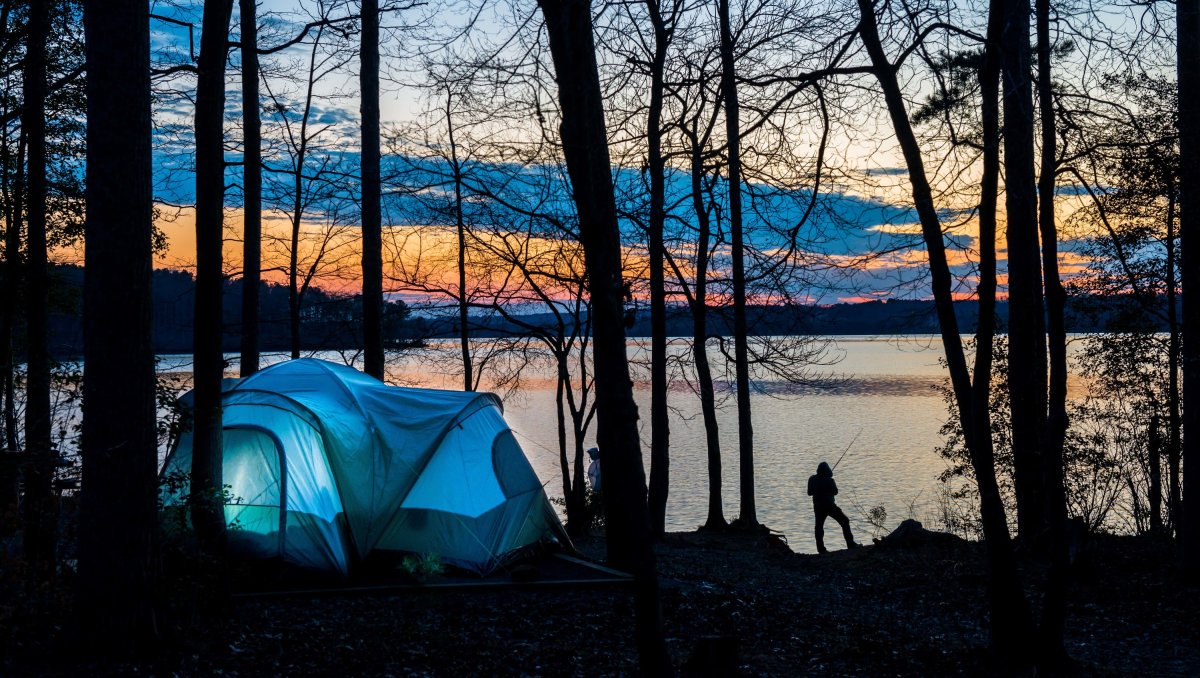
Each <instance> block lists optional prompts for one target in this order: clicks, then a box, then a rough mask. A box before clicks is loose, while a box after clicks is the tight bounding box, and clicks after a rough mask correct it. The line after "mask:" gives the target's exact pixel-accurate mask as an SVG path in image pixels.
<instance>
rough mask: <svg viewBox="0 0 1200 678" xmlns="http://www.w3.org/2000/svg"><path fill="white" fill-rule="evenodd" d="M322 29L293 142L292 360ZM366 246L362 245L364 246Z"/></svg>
mask: <svg viewBox="0 0 1200 678" xmlns="http://www.w3.org/2000/svg"><path fill="white" fill-rule="evenodd" d="M324 30H325V29H324V27H322V28H321V29H318V31H317V37H316V39H315V40H314V41H313V47H312V51H311V52H310V53H309V56H308V87H307V89H306V91H305V94H304V114H303V115H302V116H300V134H299V136H297V137H296V140H295V150H296V157H295V166H294V168H293V169H294V170H295V172H296V173H295V175H294V176H293V177H292V241H291V252H290V254H289V256H288V329H289V332H288V334H289V335H290V337H291V348H292V353H291V356H292V360H295V359H297V358H299V357H300V309H301V307H302V306H303V305H304V291H305V289H306V288H307V287H308V284H307V283H305V284H304V285H301V283H300V227H301V226H302V225H303V224H304V161H305V159H306V158H307V157H308V119H309V117H310V116H311V114H312V108H313V90H314V87H315V85H316V77H317V43H319V42H320V40H321V36H322V35H323V32H324ZM364 246H365V245H364Z"/></svg>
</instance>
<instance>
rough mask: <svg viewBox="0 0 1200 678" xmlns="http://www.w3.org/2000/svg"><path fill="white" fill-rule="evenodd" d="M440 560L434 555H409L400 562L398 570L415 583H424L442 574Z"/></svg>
mask: <svg viewBox="0 0 1200 678" xmlns="http://www.w3.org/2000/svg"><path fill="white" fill-rule="evenodd" d="M443 569H445V568H444V567H443V566H442V559H441V557H440V556H438V554H436V553H421V554H415V553H414V554H410V555H407V556H404V560H401V561H400V570H401V571H402V572H404V573H405V574H407V575H409V576H411V577H413V578H414V579H416V580H417V581H425V580H426V579H428V578H429V577H435V576H437V575H439V574H441V573H442V571H443Z"/></svg>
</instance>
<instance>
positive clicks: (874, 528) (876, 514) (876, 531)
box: [867, 504, 888, 537]
mask: <svg viewBox="0 0 1200 678" xmlns="http://www.w3.org/2000/svg"><path fill="white" fill-rule="evenodd" d="M887 517H888V513H887V509H886V508H884V506H883V504H880V505H879V506H875V507H873V508H871V509H870V510H868V511H867V524H868V525H870V526H871V536H872V537H879V536H880V535H882V534H883V533H884V532H886V531H887Z"/></svg>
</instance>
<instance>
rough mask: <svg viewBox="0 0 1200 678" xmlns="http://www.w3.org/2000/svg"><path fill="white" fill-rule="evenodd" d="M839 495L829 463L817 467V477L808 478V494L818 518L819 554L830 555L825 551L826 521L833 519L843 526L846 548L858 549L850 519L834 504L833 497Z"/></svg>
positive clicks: (822, 463)
mask: <svg viewBox="0 0 1200 678" xmlns="http://www.w3.org/2000/svg"><path fill="white" fill-rule="evenodd" d="M837 493H838V489H837V483H835V482H833V469H831V468H829V464H828V463H827V462H824V461H823V462H821V463H820V464H819V465H818V466H817V473H816V475H812V476H809V477H808V494H809V496H811V497H812V501H813V513H815V514H816V518H817V529H816V533H817V534H816V536H817V552H818V553H829V551H828V550H826V549H825V519H826V518H833V519H834V520H836V521H837V523H838V525H841V526H842V536H844V537H845V538H846V548H848V549H855V548H858V546H859V545H858V544H856V543H854V537H853V535H851V534H850V519H849V518H847V517H846V514H845V513H842V509H840V508H838V505H837V504H835V503H834V501H833V497H834V496H835V495H836V494H837Z"/></svg>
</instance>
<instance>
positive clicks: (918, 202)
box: [858, 0, 1032, 665]
mask: <svg viewBox="0 0 1200 678" xmlns="http://www.w3.org/2000/svg"><path fill="white" fill-rule="evenodd" d="M858 7H859V13H860V17H861V22H860V23H859V34H860V36H861V38H862V41H863V45H864V46H865V47H866V50H867V54H868V56H869V57H870V60H871V66H872V69H873V71H874V76H875V78H876V79H877V80H878V82H879V86H880V88H881V89H882V90H883V96H884V101H885V103H886V105H887V110H888V116H889V118H890V119H891V122H892V128H893V129H894V131H895V133H896V137H897V140H898V142H899V144H900V148H901V151H902V152H903V154H904V160H905V164H906V165H907V168H908V175H909V181H910V183H911V185H912V196H913V202H914V203H915V207H916V210H917V213H918V216H919V217H920V221H921V233H922V237H923V240H924V243H925V249H926V253H927V256H928V260H929V268H930V275H931V287H932V290H933V295H934V301H935V309H936V312H937V318H938V325H939V327H940V329H941V336H942V344H943V346H944V349H945V352H946V363H947V366H948V367H949V370H950V380H951V385H952V389H953V393H954V400H955V404H956V410H957V413H958V418H959V425H960V426H961V427H962V430H963V431H964V434H965V438H966V444H967V449H968V452H969V453H970V456H971V465H972V467H973V469H974V471H975V480H976V483H977V485H978V487H979V497H980V513H981V515H982V517H983V529H984V539H985V543H986V545H987V551H988V574H989V581H988V599H989V610H990V612H991V644H992V649H993V651H994V652H995V653H996V654H997V655H998V656H1000V657H1003V658H1005V660H1006V661H1009V662H1012V663H1014V664H1018V665H1021V664H1023V663H1025V662H1026V661H1027V657H1028V651H1029V649H1030V647H1031V645H1032V642H1031V638H1030V635H1029V629H1030V627H1031V626H1032V616H1031V613H1030V611H1029V607H1028V603H1027V601H1026V600H1025V595H1024V592H1023V591H1022V588H1021V582H1020V579H1019V578H1018V574H1017V568H1016V559H1015V555H1014V554H1013V550H1012V543H1011V539H1010V537H1009V534H1008V523H1007V518H1006V517H1005V513H1004V505H1003V503H1002V501H1001V499H1000V494H999V490H998V486H997V483H996V471H995V461H994V458H993V449H992V444H991V427H990V425H985V424H987V422H988V419H987V413H986V412H987V403H988V398H987V396H988V389H987V384H988V382H987V377H985V376H983V375H986V374H988V372H989V371H990V365H989V364H988V363H986V362H984V363H983V364H982V365H981V364H980V358H981V356H982V355H984V354H983V352H981V351H980V350H979V349H978V347H977V350H976V365H975V385H974V387H973V386H972V383H971V382H972V379H971V374H970V372H969V370H968V368H967V362H966V356H965V354H964V352H963V347H962V339H961V337H960V335H959V330H958V320H957V317H956V315H955V311H954V300H953V297H952V295H951V274H950V267H949V264H948V261H947V258H946V247H945V242H944V236H943V234H942V227H941V221H940V219H939V217H938V213H937V208H936V207H935V205H934V201H933V192H932V189H931V187H930V185H929V180H928V178H927V175H926V172H925V161H924V159H923V157H922V155H921V148H920V145H919V143H918V142H917V138H916V135H915V134H914V133H913V129H912V124H911V122H910V119H909V116H908V110H907V106H906V104H905V102H904V97H903V94H902V92H901V89H900V84H899V81H898V79H897V77H896V65H895V64H893V63H892V62H891V61H890V60H889V59H888V57H887V55H886V53H885V52H884V50H883V44H882V41H881V40H880V37H879V27H878V21H877V19H876V16H875V7H874V6H873V4H872V2H871V0H859V3H858ZM996 9H997V8H993V11H992V13H991V15H990V16H989V22H988V35H987V38H986V41H985V46H984V49H985V56H984V66H983V73H982V74H981V80H983V82H982V84H983V90H984V97H985V99H987V98H989V97H991V96H994V94H993V93H994V92H996V91H997V90H996V89H994V87H995V85H994V83H996V82H997V81H998V79H999V78H998V74H999V72H1000V70H999V64H996V63H995V62H994V61H993V60H997V59H998V57H999V55H998V53H997V52H998V50H999V48H1000V29H1001V27H1002V26H1003V16H1004V15H1003V14H1001V13H999V12H997V11H996ZM985 78H986V79H985ZM985 106H988V109H987V111H988V112H986V113H985V127H986V128H987V129H988V130H992V129H993V123H992V122H991V121H993V120H995V119H997V117H998V116H995V115H994V113H993V112H992V111H994V110H995V109H994V108H993V105H992V104H985ZM986 143H992V142H986ZM989 157H991V158H993V161H992V162H996V160H994V158H996V156H995V155H994V154H990V155H989ZM987 167H988V168H989V169H987V170H986V174H985V182H987V185H988V188H989V190H990V189H992V188H994V186H995V184H994V183H992V181H993V179H992V173H993V172H995V171H997V168H998V166H995V165H992V164H991V163H989V164H988V165H987ZM992 200H993V199H992V198H991V197H989V198H988V201H989V204H994V203H992V202H991V201H992ZM989 223H993V224H994V221H992V220H991V219H990V217H989ZM981 227H982V226H981ZM988 239H989V242H994V241H992V240H991V236H990V234H989V236H988ZM981 246H982V244H981ZM993 256H994V255H993V254H992V253H991V252H989V253H988V256H987V259H988V268H989V269H990V270H991V265H992V264H991V261H994V259H993ZM981 258H982V257H981ZM987 277H988V278H989V280H988V285H987V289H986V291H987V292H988V293H989V295H990V291H991V290H993V289H994V287H992V281H991V275H990V273H989V275H988V276H987ZM983 291H984V290H981V293H983ZM986 329H988V330H989V331H990V329H991V328H990V327H986ZM979 339H980V343H983V344H986V345H988V346H990V342H991V338H990V335H984V334H983V333H982V332H981V333H980V335H979ZM989 357H990V356H989ZM985 360H986V359H985ZM981 368H984V369H985V370H986V371H982V374H981Z"/></svg>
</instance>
